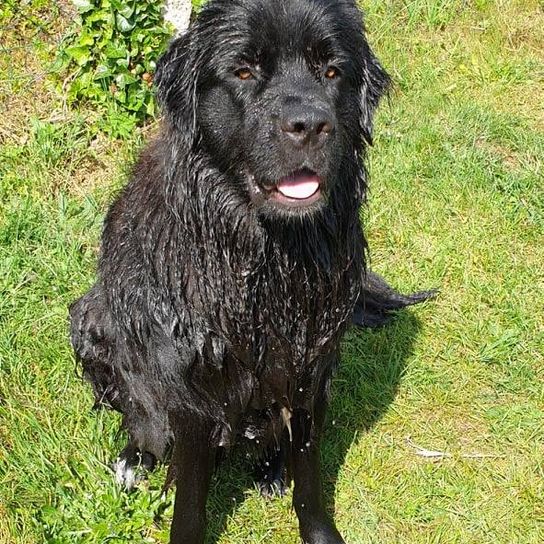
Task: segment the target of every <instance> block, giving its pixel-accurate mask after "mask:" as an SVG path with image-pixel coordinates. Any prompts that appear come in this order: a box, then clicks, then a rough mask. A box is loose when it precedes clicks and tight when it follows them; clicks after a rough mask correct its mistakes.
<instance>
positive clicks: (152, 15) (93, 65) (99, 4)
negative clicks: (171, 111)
mask: <svg viewBox="0 0 544 544" xmlns="http://www.w3.org/2000/svg"><path fill="white" fill-rule="evenodd" d="M74 3H75V5H76V7H77V9H78V12H79V20H78V25H77V29H75V30H74V31H72V32H71V33H70V34H69V35H68V36H67V37H66V38H65V40H64V42H63V46H62V47H61V50H60V51H59V54H58V57H57V61H56V63H55V71H56V72H57V73H59V74H63V75H64V74H67V77H66V76H65V79H64V81H65V89H64V90H65V92H66V97H67V101H68V103H72V104H73V103H76V102H87V103H89V104H91V105H92V106H93V107H95V108H96V109H97V110H98V112H99V113H102V114H105V118H106V119H107V121H104V115H102V116H101V117H102V119H103V121H102V122H101V123H100V128H102V129H103V130H105V131H106V132H109V133H111V134H112V135H114V136H121V137H124V136H128V135H129V134H130V133H131V132H132V130H133V129H134V127H135V126H136V125H137V124H141V123H142V122H143V121H144V120H145V119H146V118H147V117H148V116H153V115H155V113H156V103H155V100H154V96H153V88H152V83H153V74H154V72H155V68H156V60H157V58H158V56H159V55H160V53H161V52H162V51H163V49H164V46H165V44H166V42H167V41H168V39H169V38H170V36H171V30H170V29H169V28H168V27H167V26H166V24H165V23H164V21H163V19H162V6H163V2H162V1H157V0H148V1H146V2H140V1H136V0H74Z"/></svg>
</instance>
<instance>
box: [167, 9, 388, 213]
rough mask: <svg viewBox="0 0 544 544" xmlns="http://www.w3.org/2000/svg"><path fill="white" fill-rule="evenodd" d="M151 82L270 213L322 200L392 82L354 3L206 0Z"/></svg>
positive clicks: (243, 190) (179, 123) (305, 208)
mask: <svg viewBox="0 0 544 544" xmlns="http://www.w3.org/2000/svg"><path fill="white" fill-rule="evenodd" d="M157 80H158V87H159V97H160V98H161V99H162V101H163V104H164V105H165V106H166V109H167V115H169V116H170V117H171V118H172V120H173V123H174V126H175V127H176V128H177V129H178V130H180V131H182V132H183V133H185V136H186V137H189V138H192V143H194V141H196V140H198V145H200V146H202V147H203V148H204V150H205V152H206V154H207V155H208V156H209V157H211V158H212V160H213V162H214V164H215V166H216V167H218V168H219V169H220V170H221V171H222V172H225V173H227V174H228V175H229V177H230V178H233V179H236V180H237V183H235V184H234V185H235V187H236V190H237V191H238V193H239V196H240V197H241V198H246V199H248V200H249V201H251V202H252V203H253V205H254V206H255V207H257V209H258V210H259V211H261V212H263V213H265V214H268V215H272V216H277V215H278V214H279V215H280V216H292V215H297V216H300V215H307V214H310V213H312V212H314V211H316V210H319V209H320V208H321V207H322V206H324V205H326V202H327V199H328V197H329V195H330V194H331V191H332V190H333V188H334V185H335V183H339V181H338V180H339V175H338V174H339V171H340V168H341V167H342V163H343V162H345V161H353V160H354V158H355V157H357V156H358V155H359V153H360V151H361V146H362V142H363V141H366V142H370V139H371V133H372V114H373V112H374V109H375V107H376V105H377V103H378V100H379V98H380V96H381V94H382V93H383V92H384V90H385V88H386V86H387V81H388V80H387V76H386V75H385V73H384V72H383V70H382V69H381V67H380V66H379V64H378V62H377V61H376V59H375V57H374V56H373V54H372V52H371V51H370V49H369V46H368V44H367V42H366V39H365V37H364V33H363V28H362V22H361V14H360V13H359V12H358V11H357V8H356V7H355V3H354V2H353V0H211V1H210V3H209V4H208V5H207V7H206V8H204V10H203V12H202V13H201V14H200V16H199V18H198V20H197V21H196V23H195V24H194V25H193V27H192V28H191V29H190V31H189V32H188V34H187V35H185V36H183V37H182V38H180V39H178V40H177V41H175V42H173V44H172V45H171V48H170V50H169V51H168V53H167V54H166V55H165V57H164V58H163V60H162V62H161V63H160V65H159V70H158V74H157ZM355 160H357V159H356V158H355Z"/></svg>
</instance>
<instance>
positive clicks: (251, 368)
mask: <svg viewBox="0 0 544 544" xmlns="http://www.w3.org/2000/svg"><path fill="white" fill-rule="evenodd" d="M157 86H158V96H159V99H160V101H161V103H162V106H163V111H164V116H165V119H164V125H163V129H162V132H161V134H160V136H159V137H158V138H157V139H156V141H155V142H154V143H153V144H152V145H150V146H149V147H148V148H147V150H146V151H145V152H144V153H143V155H142V157H141V158H140V160H139V162H138V163H137V165H136V168H135V170H134V173H133V176H132V180H131V182H130V183H129V184H128V186H127V187H126V188H125V190H124V191H123V192H122V194H121V195H120V196H119V198H118V199H117V200H116V202H115V203H114V204H113V206H112V207H111V209H110V211H109V213H108V216H107V218H106V222H105V229H104V234H103V241H102V253H101V258H100V266H99V279H98V282H97V283H96V285H95V286H94V287H93V288H92V289H91V291H90V292H88V293H87V294H86V295H85V296H84V297H82V298H81V299H80V300H78V301H77V302H76V303H74V305H73V306H72V308H71V312H70V313H71V324H72V329H71V334H72V343H73V346H74V349H75V351H76V353H77V356H78V358H79V360H80V361H81V362H82V364H83V368H84V373H85V376H86V378H87V379H88V380H89V381H90V382H91V383H92V385H93V388H94V393H95V395H96V401H97V404H100V405H109V406H111V407H113V408H115V409H117V410H119V411H120V412H122V413H123V415H124V427H125V428H126V429H127V431H128V434H129V444H128V446H127V448H125V450H123V452H122V453H121V455H120V458H119V460H118V462H117V465H116V466H117V472H118V476H119V478H120V479H121V480H122V481H124V483H125V484H126V485H127V486H130V485H131V483H132V481H133V478H134V471H133V469H134V468H135V467H136V466H137V465H143V466H145V467H147V468H152V467H153V465H154V464H155V462H156V460H157V459H164V457H165V455H166V454H167V452H168V450H169V449H170V448H171V447H172V446H173V451H172V459H171V470H170V477H171V478H172V479H174V478H176V479H177V491H176V506H175V513H174V521H173V524H172V541H173V542H175V543H183V544H201V543H202V542H203V539H204V533H205V505H206V496H207V492H208V486H209V482H210V477H211V474H212V471H213V467H214V463H215V459H216V455H217V451H218V450H224V449H228V448H230V447H231V446H233V445H234V444H235V443H236V444H242V445H243V446H245V447H248V448H250V450H251V451H252V452H254V454H255V456H256V458H257V459H258V462H259V463H260V465H259V466H260V469H261V476H262V482H261V488H262V490H263V493H265V494H269V493H274V492H280V493H281V492H282V490H283V486H284V484H285V478H286V470H287V469H286V467H288V469H289V473H290V474H292V476H293V478H294V484H295V487H294V496H293V500H294V506H295V509H296V512H297V514H298V517H299V520H300V531H301V535H302V539H303V541H304V542H305V543H307V544H340V543H342V542H343V540H342V538H341V536H340V535H339V533H338V531H337V530H336V528H335V526H334V524H333V522H332V521H331V520H330V519H329V518H328V516H327V515H326V513H325V509H324V506H323V502H322V497H321V481H320V468H319V440H320V434H321V427H322V424H323V419H324V416H325V410H326V406H327V400H328V394H329V393H328V391H329V385H330V381H331V376H332V373H333V371H334V369H335V367H336V366H337V364H338V350H339V344H340V340H341V339H342V335H343V334H344V331H345V330H346V328H347V327H348V325H349V324H350V323H351V322H352V320H355V321H356V322H357V323H359V324H368V325H376V324H380V323H381V322H382V321H384V320H385V319H386V318H387V316H388V314H389V312H390V311H391V310H394V309H398V308H401V307H403V306H406V305H408V304H413V303H416V302H419V301H421V300H424V299H425V298H426V297H427V296H428V293H420V294H416V295H413V296H408V297H407V296H403V295H400V294H398V293H396V292H395V291H393V290H392V289H390V288H389V287H388V286H387V285H386V284H385V282H383V280H381V279H380V278H378V277H377V276H375V275H371V274H369V275H365V265H364V257H365V248H366V242H365V240H364V237H363V235H362V233H361V228H360V224H359V208H360V206H361V203H362V202H363V200H364V196H365V188H366V173H365V169H364V166H363V165H362V163H361V160H360V158H361V156H363V155H364V152H365V146H366V145H367V144H369V143H370V142H371V139H372V117H373V114H374V110H375V108H376V106H377V105H378V101H379V99H380V97H381V96H382V94H383V93H384V92H385V91H386V89H387V86H388V77H387V75H386V74H385V72H384V70H383V69H382V68H381V66H380V64H379V62H378V61H377V59H376V57H375V56H374V55H373V53H372V51H371V50H370V48H369V45H368V43H367V41H366V39H365V36H364V32H363V27H362V22H361V14H360V12H359V11H358V10H357V8H356V5H355V1H354V0H211V1H210V2H209V3H208V5H207V6H206V7H205V8H204V9H203V11H202V12H201V14H200V15H199V17H198V19H197V21H195V23H194V24H193V25H192V27H191V29H190V30H189V32H188V33H187V34H185V35H184V36H182V37H181V38H178V39H177V40H175V41H174V42H173V43H172V44H171V46H170V48H169V50H168V52H167V53H166V54H165V56H164V57H163V58H162V59H161V61H160V63H159V67H158V72H157Z"/></svg>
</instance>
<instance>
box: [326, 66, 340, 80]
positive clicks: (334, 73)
mask: <svg viewBox="0 0 544 544" xmlns="http://www.w3.org/2000/svg"><path fill="white" fill-rule="evenodd" d="M339 75H340V72H339V71H338V68H336V66H329V67H328V68H327V70H326V71H325V77H326V78H327V79H335V78H337V77H338V76H339Z"/></svg>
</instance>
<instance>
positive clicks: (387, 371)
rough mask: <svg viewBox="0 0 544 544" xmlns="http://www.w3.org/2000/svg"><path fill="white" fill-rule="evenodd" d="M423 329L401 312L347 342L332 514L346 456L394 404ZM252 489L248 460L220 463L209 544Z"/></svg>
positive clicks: (329, 492)
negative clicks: (377, 327) (417, 339)
mask: <svg viewBox="0 0 544 544" xmlns="http://www.w3.org/2000/svg"><path fill="white" fill-rule="evenodd" d="M419 331H420V324H419V321H418V320H417V318H416V317H415V316H414V315H413V314H412V313H411V312H410V311H402V312H399V313H398V315H397V316H396V317H395V318H394V319H393V320H392V322H391V323H390V324H388V325H387V326H385V327H384V328H381V329H377V330H367V329H359V328H353V329H351V330H350V332H349V333H348V334H347V336H346V339H345V340H344V343H343V349H342V360H341V364H340V368H339V371H338V373H337V375H336V377H335V379H334V384H333V393H332V401H331V405H330V409H329V414H328V417H327V422H326V425H325V434H324V438H323V444H322V462H323V481H324V493H325V500H326V504H327V508H328V510H329V512H331V513H332V512H333V511H334V494H335V488H336V482H337V480H338V474H339V472H340V470H341V468H342V466H343V464H344V461H345V458H346V455H347V453H348V451H349V449H350V447H351V445H352V444H353V442H354V441H355V440H357V436H358V435H359V433H361V432H367V431H369V430H370V429H372V427H373V426H374V425H376V423H377V422H378V421H379V420H380V419H381V418H382V417H383V416H384V414H385V413H386V412H387V410H388V408H389V406H390V405H391V403H392V402H393V401H394V399H395V397H396V395H397V392H398V389H399V385H400V382H401V379H402V376H403V374H404V371H405V367H406V361H407V359H408V358H409V357H410V356H411V355H412V353H413V345H414V340H415V338H416V337H417V335H418V333H419ZM252 486H253V479H252V469H251V464H250V463H249V462H246V461H245V460H244V459H243V458H241V457H240V456H238V455H236V454H235V455H233V456H232V457H231V458H230V459H228V460H227V462H226V463H223V464H222V466H221V467H220V468H219V470H218V472H217V474H216V477H215V478H214V480H213V483H212V489H211V490H210V496H209V499H208V500H209V503H208V505H209V507H208V512H209V522H208V534H207V539H206V543H207V544H216V543H217V542H218V540H219V538H220V536H221V534H222V533H223V531H224V530H225V528H226V525H227V522H228V519H229V517H230V516H232V515H233V514H234V512H235V511H236V510H237V508H238V507H239V506H240V505H241V504H242V503H243V501H244V498H245V496H244V491H245V490H247V489H250V488H251V487H252ZM263 500H264V499H263Z"/></svg>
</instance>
